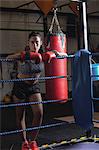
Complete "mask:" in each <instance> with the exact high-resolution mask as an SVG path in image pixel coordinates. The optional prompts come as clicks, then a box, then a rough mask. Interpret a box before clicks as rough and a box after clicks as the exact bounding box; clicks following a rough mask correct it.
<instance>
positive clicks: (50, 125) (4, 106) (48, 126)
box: [0, 53, 99, 149]
mask: <svg viewBox="0 0 99 150" xmlns="http://www.w3.org/2000/svg"><path fill="white" fill-rule="evenodd" d="M91 55H94V56H95V55H99V53H95V54H91ZM73 57H74V55H67V56H61V57H60V56H57V57H56V58H58V59H64V58H73ZM0 61H1V62H13V61H15V60H13V59H5V58H0ZM97 76H98V77H99V75H96V76H95V75H94V76H93V75H91V77H97ZM70 77H72V76H69V75H67V76H52V77H39V78H25V79H24V78H23V79H12V80H0V83H7V82H18V81H19V82H20V81H26V80H35V79H38V80H49V79H57V78H67V79H69V78H70ZM53 102H60V100H47V101H42V102H28V103H17V104H16V103H15V104H5V105H4V104H0V108H7V107H14V106H24V105H32V104H39V103H43V104H46V103H53ZM65 124H67V123H66V122H59V123H54V124H48V125H42V126H40V127H33V128H26V129H25V130H22V129H21V130H14V131H7V132H0V136H5V135H9V134H15V133H20V132H23V131H31V130H36V129H44V128H50V127H55V126H61V125H65ZM88 139H91V140H93V141H96V142H97V141H99V138H93V137H89V138H87V137H81V138H80V139H71V140H70V141H62V142H59V143H53V144H50V145H49V144H45V145H42V146H41V147H40V149H46V148H49V147H56V146H60V145H63V144H72V143H78V142H81V141H85V140H88Z"/></svg>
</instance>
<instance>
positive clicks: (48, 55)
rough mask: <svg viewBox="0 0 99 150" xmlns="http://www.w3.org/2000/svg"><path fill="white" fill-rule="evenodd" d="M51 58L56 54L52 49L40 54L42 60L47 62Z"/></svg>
mask: <svg viewBox="0 0 99 150" xmlns="http://www.w3.org/2000/svg"><path fill="white" fill-rule="evenodd" d="M53 58H56V55H55V53H53V52H52V51H48V52H45V53H43V54H42V59H43V62H48V63H49V62H50V61H51V60H52V59H53Z"/></svg>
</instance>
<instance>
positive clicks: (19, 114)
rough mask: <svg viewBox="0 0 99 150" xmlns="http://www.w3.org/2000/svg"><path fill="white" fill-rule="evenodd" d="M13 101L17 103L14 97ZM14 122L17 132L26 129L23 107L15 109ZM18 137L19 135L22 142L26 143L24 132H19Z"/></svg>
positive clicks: (17, 100)
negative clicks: (15, 122)
mask: <svg viewBox="0 0 99 150" xmlns="http://www.w3.org/2000/svg"><path fill="white" fill-rule="evenodd" d="M13 100H14V102H15V103H17V102H19V99H18V98H17V97H16V96H15V95H14V96H13ZM16 121H17V126H18V128H19V130H20V129H23V130H24V129H26V123H25V108H24V106H17V107H16ZM20 135H21V137H22V140H23V141H27V138H26V131H23V132H21V133H20Z"/></svg>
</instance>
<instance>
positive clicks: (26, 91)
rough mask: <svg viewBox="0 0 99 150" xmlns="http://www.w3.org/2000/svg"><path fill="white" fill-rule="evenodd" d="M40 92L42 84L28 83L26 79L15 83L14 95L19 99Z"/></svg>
mask: <svg viewBox="0 0 99 150" xmlns="http://www.w3.org/2000/svg"><path fill="white" fill-rule="evenodd" d="M35 93H40V85H39V83H36V84H28V83H25V82H24V81H21V82H20V81H19V82H15V83H14V87H13V90H12V95H15V96H16V97H17V98H19V99H28V98H29V97H30V96H31V95H32V94H35Z"/></svg>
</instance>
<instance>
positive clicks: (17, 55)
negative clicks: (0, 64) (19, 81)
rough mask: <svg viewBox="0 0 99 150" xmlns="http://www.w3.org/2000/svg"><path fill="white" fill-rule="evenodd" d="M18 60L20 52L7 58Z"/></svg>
mask: <svg viewBox="0 0 99 150" xmlns="http://www.w3.org/2000/svg"><path fill="white" fill-rule="evenodd" d="M18 58H21V52H18V53H15V54H12V55H8V56H7V59H18Z"/></svg>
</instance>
